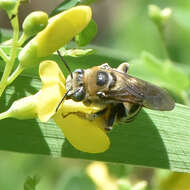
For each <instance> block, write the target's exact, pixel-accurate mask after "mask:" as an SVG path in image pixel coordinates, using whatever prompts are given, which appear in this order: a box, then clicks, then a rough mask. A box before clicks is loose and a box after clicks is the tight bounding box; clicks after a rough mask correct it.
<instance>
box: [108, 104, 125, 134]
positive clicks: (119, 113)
mask: <svg viewBox="0 0 190 190" xmlns="http://www.w3.org/2000/svg"><path fill="white" fill-rule="evenodd" d="M124 115H125V107H124V106H123V104H117V105H113V106H112V107H111V110H110V114H109V116H108V123H107V124H108V127H106V128H105V130H107V131H111V130H112V126H113V124H114V121H115V119H116V117H117V119H120V118H121V117H124Z"/></svg>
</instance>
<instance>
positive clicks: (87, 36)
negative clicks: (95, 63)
mask: <svg viewBox="0 0 190 190" xmlns="http://www.w3.org/2000/svg"><path fill="white" fill-rule="evenodd" d="M96 33H97V25H96V23H95V22H94V20H93V19H92V20H91V21H90V23H89V24H88V26H87V27H86V28H85V29H84V30H83V31H82V32H80V33H79V34H78V35H77V36H76V37H75V41H76V43H77V44H78V46H86V45H88V44H89V43H90V42H91V41H92V39H93V38H94V37H95V36H96Z"/></svg>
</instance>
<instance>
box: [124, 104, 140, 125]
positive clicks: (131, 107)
mask: <svg viewBox="0 0 190 190" xmlns="http://www.w3.org/2000/svg"><path fill="white" fill-rule="evenodd" d="M123 104H124V106H125V110H126V113H127V117H126V119H125V122H131V121H133V120H134V119H135V117H136V116H137V115H138V113H139V112H140V110H141V108H142V106H141V105H139V104H131V103H127V102H125V103H123Z"/></svg>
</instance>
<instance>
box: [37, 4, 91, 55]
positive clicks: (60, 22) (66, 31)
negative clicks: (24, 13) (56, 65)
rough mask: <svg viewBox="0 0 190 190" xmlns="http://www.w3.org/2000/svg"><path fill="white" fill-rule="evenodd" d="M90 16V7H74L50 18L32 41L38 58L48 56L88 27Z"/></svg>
mask: <svg viewBox="0 0 190 190" xmlns="http://www.w3.org/2000/svg"><path fill="white" fill-rule="evenodd" d="M91 16H92V12H91V8H90V7H88V6H76V7H73V8H71V9H69V10H67V11H64V12H62V13H60V14H58V15H56V16H54V17H52V18H51V19H50V20H49V24H48V26H47V27H46V28H45V29H44V30H43V31H41V32H40V33H38V34H37V36H36V37H35V39H34V43H36V44H37V48H38V50H37V54H38V56H39V57H44V56H48V55H49V54H51V53H53V52H54V51H56V50H57V49H59V48H60V47H62V46H64V45H65V44H66V43H68V42H69V41H70V40H71V39H72V38H73V37H74V36H75V35H76V34H78V33H79V32H81V31H82V30H83V29H84V28H85V27H86V26H87V25H88V23H89V22H90V20H91Z"/></svg>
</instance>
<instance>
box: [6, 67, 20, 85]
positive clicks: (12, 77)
mask: <svg viewBox="0 0 190 190" xmlns="http://www.w3.org/2000/svg"><path fill="white" fill-rule="evenodd" d="M22 71H23V67H21V66H20V65H18V67H17V68H16V69H15V71H14V72H13V73H12V74H11V76H10V77H9V78H8V80H7V85H10V84H11V83H12V82H13V81H14V80H15V79H16V78H17V77H18V76H19V75H20V73H22Z"/></svg>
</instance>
